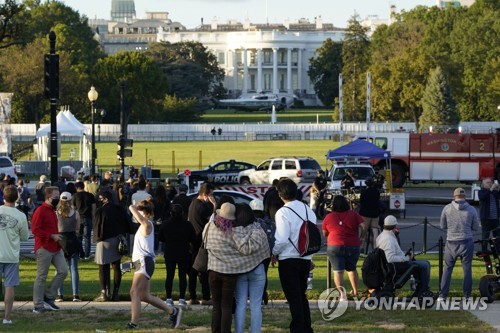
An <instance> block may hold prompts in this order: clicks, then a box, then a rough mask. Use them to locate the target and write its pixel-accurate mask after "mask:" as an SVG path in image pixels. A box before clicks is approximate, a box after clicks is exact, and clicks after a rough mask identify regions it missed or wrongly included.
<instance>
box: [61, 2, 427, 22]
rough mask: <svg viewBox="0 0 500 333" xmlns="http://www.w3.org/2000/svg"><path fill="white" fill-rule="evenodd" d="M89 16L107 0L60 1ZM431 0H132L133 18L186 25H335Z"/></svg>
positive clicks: (100, 14) (105, 8) (102, 13)
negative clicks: (153, 16)
mask: <svg viewBox="0 0 500 333" xmlns="http://www.w3.org/2000/svg"><path fill="white" fill-rule="evenodd" d="M60 1H61V2H64V3H66V5H68V6H70V7H72V8H74V9H76V10H78V11H79V12H80V13H81V14H84V15H86V16H87V17H89V18H96V17H97V18H104V19H109V17H110V12H111V0H60ZM435 3H436V1H435V0H392V1H388V0H306V1H304V0H175V1H166V0H135V9H136V14H137V17H139V18H140V17H144V16H145V12H146V11H166V12H169V13H170V14H169V17H170V19H171V20H172V21H178V22H180V23H182V24H183V25H184V26H186V27H187V28H194V27H195V26H197V25H199V24H200V21H201V18H203V20H204V23H210V21H211V20H212V18H213V17H214V16H217V18H218V21H219V22H226V21H228V20H237V21H240V22H243V21H244V20H245V19H246V18H247V17H248V18H250V21H251V22H253V23H265V22H266V17H267V18H268V21H269V22H270V23H282V22H283V21H284V20H285V19H287V18H288V19H290V20H291V21H296V20H297V19H299V18H306V19H309V20H310V21H314V18H315V17H316V16H319V15H321V17H322V18H323V22H325V23H333V24H334V25H335V26H337V27H345V26H347V20H348V19H349V18H350V17H351V16H352V15H353V14H354V13H355V12H356V13H357V14H358V15H359V16H360V17H361V19H363V18H365V17H367V16H368V15H378V16H379V17H380V18H388V16H389V7H390V6H391V5H395V6H396V8H397V9H398V11H399V10H402V9H405V10H410V9H412V8H414V7H415V6H418V5H424V6H434V5H435Z"/></svg>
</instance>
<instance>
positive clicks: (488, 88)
mask: <svg viewBox="0 0 500 333" xmlns="http://www.w3.org/2000/svg"><path fill="white" fill-rule="evenodd" d="M499 9H500V2H498V1H496V0H477V1H476V2H475V3H474V4H473V5H472V6H470V7H468V8H467V7H450V8H446V9H445V10H442V9H439V8H437V7H431V8H429V7H425V6H419V7H417V8H415V9H413V10H411V11H409V12H402V13H401V14H398V15H396V17H394V23H392V24H390V25H382V26H380V27H378V28H377V30H376V31H375V32H374V33H373V35H372V36H371V38H368V37H367V30H366V28H364V27H363V26H362V25H361V22H360V20H359V18H358V17H356V16H354V17H351V19H350V20H349V22H348V27H347V29H346V35H345V39H344V40H343V41H342V42H340V43H336V42H333V41H332V40H327V41H325V42H324V43H323V45H322V47H321V48H319V49H318V50H317V54H316V56H315V57H313V58H312V59H310V65H311V66H310V70H309V75H310V78H311V80H312V82H313V83H314V84H315V90H316V93H317V94H318V97H319V98H320V100H321V101H322V102H323V104H324V105H327V106H330V107H332V108H334V114H333V119H334V121H337V120H338V117H339V110H338V97H339V92H338V91H339V89H338V88H339V87H338V76H339V74H340V73H342V77H343V111H344V119H346V120H348V121H364V120H365V119H366V82H367V79H366V76H367V73H368V72H369V73H370V74H371V78H372V80H371V111H372V112H371V119H372V120H373V121H395V120H397V121H412V122H415V123H416V124H418V125H420V127H421V128H422V127H425V126H426V125H429V124H435V125H448V124H449V125H453V124H457V123H458V122H459V121H460V120H461V121H499V120H500V111H499V110H498V107H499V105H500V57H499V55H500V43H499V42H498V41H499V37H498V36H500V10H499ZM443 85H444V86H443ZM433 95H434V96H433ZM422 114H423V115H422Z"/></svg>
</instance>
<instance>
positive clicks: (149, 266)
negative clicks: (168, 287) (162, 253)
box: [134, 257, 155, 280]
mask: <svg viewBox="0 0 500 333" xmlns="http://www.w3.org/2000/svg"><path fill="white" fill-rule="evenodd" d="M134 268H135V273H134V274H142V275H144V276H145V277H146V278H147V279H148V280H150V279H151V277H152V276H153V272H154V271H155V260H154V259H153V257H142V258H141V259H139V260H136V261H134Z"/></svg>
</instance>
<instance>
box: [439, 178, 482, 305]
mask: <svg viewBox="0 0 500 333" xmlns="http://www.w3.org/2000/svg"><path fill="white" fill-rule="evenodd" d="M440 225H441V229H446V245H445V248H444V272H443V278H442V280H441V292H440V294H439V297H438V302H439V301H443V300H444V299H445V298H446V297H448V292H449V290H450V282H451V274H452V273H453V267H455V262H456V261H457V259H458V258H462V269H463V271H464V283H463V291H464V297H466V298H468V297H471V293H472V258H473V256H474V239H473V231H476V230H478V229H479V217H478V214H477V211H476V209H475V208H474V207H472V206H471V205H469V203H468V202H467V201H466V200H465V190H464V189H463V188H460V187H459V188H456V189H455V191H454V192H453V201H452V202H451V203H449V204H448V205H446V206H445V207H444V208H443V211H442V212H441V221H440Z"/></svg>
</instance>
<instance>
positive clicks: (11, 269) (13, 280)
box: [0, 262, 19, 287]
mask: <svg viewBox="0 0 500 333" xmlns="http://www.w3.org/2000/svg"><path fill="white" fill-rule="evenodd" d="M2 277H3V278H4V282H3V285H4V286H5V287H15V286H18V285H19V263H17V262H15V263H0V279H1V278H2Z"/></svg>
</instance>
